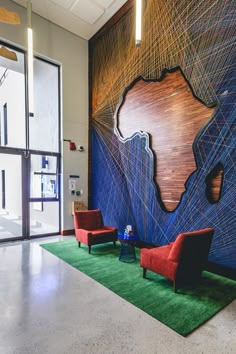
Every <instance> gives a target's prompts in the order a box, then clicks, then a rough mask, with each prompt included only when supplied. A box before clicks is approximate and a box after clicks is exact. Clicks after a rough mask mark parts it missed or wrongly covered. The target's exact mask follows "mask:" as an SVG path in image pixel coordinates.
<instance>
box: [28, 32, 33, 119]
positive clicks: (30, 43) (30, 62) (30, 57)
mask: <svg viewBox="0 0 236 354" xmlns="http://www.w3.org/2000/svg"><path fill="white" fill-rule="evenodd" d="M27 37H28V95H29V115H30V116H33V115H34V61H33V60H34V57H33V31H32V28H27Z"/></svg>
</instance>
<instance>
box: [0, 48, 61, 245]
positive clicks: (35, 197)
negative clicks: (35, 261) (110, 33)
mask: <svg viewBox="0 0 236 354" xmlns="http://www.w3.org/2000/svg"><path fill="white" fill-rule="evenodd" d="M0 44H1V45H4V46H5V47H7V48H8V49H9V50H14V51H15V53H16V55H17V61H16V62H13V61H11V60H9V59H6V58H3V57H0V242H3V241H9V240H16V239H28V238H34V237H39V236H40V237H42V236H48V235H55V234H58V233H59V232H60V227H61V226H60V157H61V155H60V96H59V92H60V89H59V88H60V67H59V66H58V65H55V64H54V63H51V62H49V61H46V60H43V59H42V58H38V57H35V58H34V114H33V115H32V114H29V113H28V107H27V102H28V93H27V87H28V85H27V76H26V74H25V72H26V61H25V52H24V51H23V50H19V49H18V48H16V47H14V46H11V45H8V44H6V43H3V42H0Z"/></svg>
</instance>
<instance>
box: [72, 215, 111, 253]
mask: <svg viewBox="0 0 236 354" xmlns="http://www.w3.org/2000/svg"><path fill="white" fill-rule="evenodd" d="M74 226H75V236H76V240H77V241H78V246H79V247H80V245H81V243H84V244H86V245H87V246H88V252H89V253H91V247H92V245H98V244H100V243H106V242H113V244H114V247H115V246H116V240H117V229H116V228H115V227H113V226H105V225H104V223H103V217H102V213H101V210H99V209H96V210H86V211H77V212H75V213H74Z"/></svg>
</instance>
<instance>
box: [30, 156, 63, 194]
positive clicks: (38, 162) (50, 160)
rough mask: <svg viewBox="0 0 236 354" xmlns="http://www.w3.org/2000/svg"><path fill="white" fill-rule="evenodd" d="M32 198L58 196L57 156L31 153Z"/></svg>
mask: <svg viewBox="0 0 236 354" xmlns="http://www.w3.org/2000/svg"><path fill="white" fill-rule="evenodd" d="M30 168H31V183H30V191H31V193H30V197H31V198H58V175H57V157H56V156H46V155H31V161H30Z"/></svg>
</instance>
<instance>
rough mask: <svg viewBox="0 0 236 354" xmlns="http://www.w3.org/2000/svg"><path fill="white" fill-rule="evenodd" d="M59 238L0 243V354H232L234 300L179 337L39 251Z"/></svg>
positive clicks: (235, 347) (235, 341)
mask: <svg viewBox="0 0 236 354" xmlns="http://www.w3.org/2000/svg"><path fill="white" fill-rule="evenodd" d="M67 239H68V238H67V237H66V240H67ZM58 240H60V241H61V242H63V238H61V237H53V238H50V239H40V240H37V241H36V240H34V241H23V242H17V243H11V244H10V243H9V244H2V245H0V354H33V353H37V354H48V353H49V354H54V353H55V354H73V353H76V354H93V353H94V354H95V353H96V354H97V353H99V354H100V353H101V354H105V353H107V354H112V353H114V354H116V353H117V354H129V353H132V354H154V353H155V354H165V353H168V354H172V353H173V354H178V353H179V354H180V353H181V354H185V353H186V354H190V353H191V354H192V353H193V354H195V353H196V354H197V353H204V354H205V353H206V354H211V353H212V354H213V353H214V354H217V353H222V354H228V353H236V301H234V302H233V303H231V304H230V305H229V306H227V307H226V308H224V309H223V310H222V311H221V312H219V313H218V314H217V315H215V316H214V317H213V318H212V319H210V320H209V321H208V322H207V323H205V324H204V325H203V326H201V327H200V328H199V329H197V330H196V331H194V332H193V333H192V334H190V335H189V336H188V337H187V338H184V337H182V336H180V335H178V334H177V333H176V332H174V331H172V330H171V329H170V328H168V327H166V326H165V325H163V324H161V323H160V322H158V321H157V320H155V319H154V318H152V317H150V316H149V315H147V314H146V313H144V312H142V311H141V310H139V309H137V308H136V307H134V306H133V305H131V304H130V303H128V302H126V301H125V300H123V299H121V298H120V297H119V296H117V295H115V294H114V293H112V292H111V291H109V290H108V289H106V288H104V287H103V286H102V285H100V284H99V283H97V282H95V281H94V280H93V279H91V278H89V277H87V276H86V275H85V274H83V273H81V272H79V271H78V270H76V269H74V268H72V267H71V266H69V265H68V264H66V263H64V262H63V261H61V260H60V259H58V258H57V257H55V256H53V255H52V254H50V253H48V252H47V251H45V250H43V249H42V248H41V247H40V246H39V244H40V243H45V242H52V241H58ZM157 306H158V304H157Z"/></svg>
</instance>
